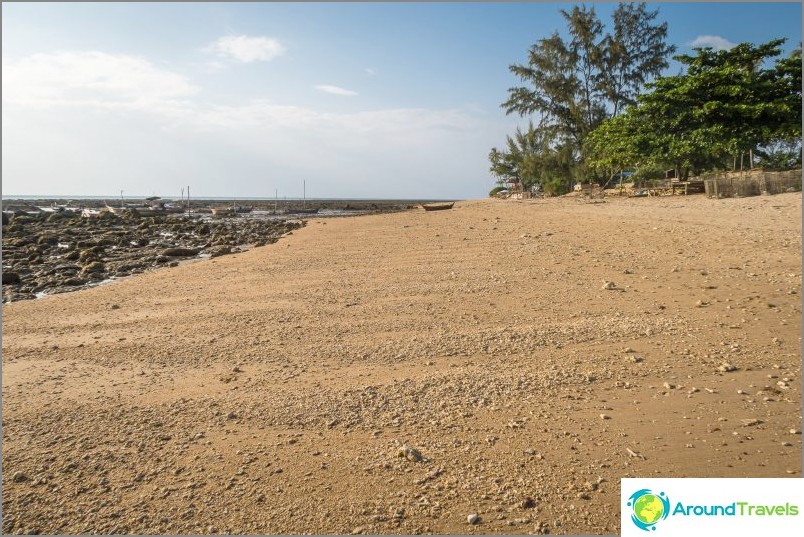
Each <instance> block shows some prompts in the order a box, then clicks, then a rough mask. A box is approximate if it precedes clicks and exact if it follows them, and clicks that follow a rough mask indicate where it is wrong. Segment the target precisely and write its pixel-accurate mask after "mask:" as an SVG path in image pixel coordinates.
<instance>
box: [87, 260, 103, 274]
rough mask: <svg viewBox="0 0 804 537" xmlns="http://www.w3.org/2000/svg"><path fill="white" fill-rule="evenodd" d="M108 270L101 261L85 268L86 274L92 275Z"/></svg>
mask: <svg viewBox="0 0 804 537" xmlns="http://www.w3.org/2000/svg"><path fill="white" fill-rule="evenodd" d="M105 270H106V265H104V264H103V263H101V262H100V261H93V262H92V263H89V264H88V265H86V266H84V273H86V274H91V273H96V272H104V271H105Z"/></svg>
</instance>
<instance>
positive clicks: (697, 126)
mask: <svg viewBox="0 0 804 537" xmlns="http://www.w3.org/2000/svg"><path fill="white" fill-rule="evenodd" d="M783 43H784V40H783V39H776V40H773V41H770V42H768V43H765V44H760V45H753V44H751V43H741V44H739V45H737V46H735V47H733V48H731V49H730V50H721V51H714V50H712V49H711V48H699V49H695V52H696V54H695V55H693V56H690V55H680V56H676V57H675V59H676V60H678V61H679V62H680V63H682V64H683V65H684V71H683V72H682V73H681V74H679V75H676V76H669V77H662V78H658V79H656V80H655V81H653V82H652V83H649V84H647V87H648V89H649V91H648V92H647V93H644V94H641V95H639V96H638V97H637V101H636V103H635V105H634V106H631V107H630V108H628V109H627V111H626V112H625V113H624V114H623V115H620V116H618V117H615V118H611V119H608V120H607V121H604V122H603V123H602V124H601V126H600V127H599V128H598V129H597V130H596V131H595V132H594V133H593V134H592V135H591V136H589V139H588V140H587V145H586V149H587V152H588V154H589V157H590V162H589V164H590V165H591V166H592V167H594V168H596V169H599V170H600V169H616V168H620V169H622V168H624V167H637V168H638V167H640V166H645V165H654V166H655V165H664V166H665V167H673V168H676V169H679V170H681V171H682V172H683V173H684V174H686V173H688V172H689V171H692V172H695V173H698V172H700V171H703V170H708V169H716V168H725V167H727V166H728V163H729V162H730V161H732V159H733V158H734V157H735V156H736V155H740V154H743V153H747V152H749V151H751V152H753V151H755V150H758V154H759V155H760V156H761V155H762V153H763V150H762V148H763V147H769V146H773V145H774V144H775V143H777V144H778V143H780V142H782V143H783V142H785V141H786V142H787V143H788V144H789V143H790V142H791V141H792V142H793V143H794V142H795V140H796V139H798V140H800V138H801V53H800V50H799V51H797V52H796V53H794V54H793V55H791V56H790V57H789V58H784V59H781V60H778V61H776V62H775V64H774V65H773V66H770V67H763V65H764V64H765V63H766V61H767V60H768V59H770V58H774V57H776V56H779V55H780V54H781V50H780V46H781V45H782V44H783Z"/></svg>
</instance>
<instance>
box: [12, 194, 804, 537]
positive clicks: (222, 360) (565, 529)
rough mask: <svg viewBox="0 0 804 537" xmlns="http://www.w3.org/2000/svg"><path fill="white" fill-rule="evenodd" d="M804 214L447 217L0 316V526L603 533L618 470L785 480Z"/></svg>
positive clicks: (666, 204) (784, 199)
mask: <svg viewBox="0 0 804 537" xmlns="http://www.w3.org/2000/svg"><path fill="white" fill-rule="evenodd" d="M801 210H802V195H801V193H790V194H780V195H776V196H758V197H753V198H744V199H723V200H715V199H707V198H705V197H704V196H689V197H683V196H676V197H662V198H643V199H606V200H605V202H601V201H600V200H598V201H595V202H590V201H587V200H583V199H580V198H569V197H565V198H553V199H545V200H537V201H527V202H516V201H502V200H479V201H466V202H459V203H457V204H456V205H455V208H454V209H452V210H449V211H440V212H432V213H425V212H423V211H420V210H417V211H407V212H402V213H395V214H385V215H372V216H360V217H355V218H341V219H333V220H326V219H322V220H315V221H310V222H309V223H308V224H307V226H306V227H304V228H302V229H299V230H296V231H293V232H292V234H291V235H289V236H287V237H284V238H282V239H280V240H279V241H278V242H276V243H275V244H269V245H266V246H262V247H259V248H254V249H252V250H249V251H247V252H243V253H238V254H235V255H230V256H224V257H220V258H215V259H210V260H204V261H198V262H193V263H187V264H181V265H179V266H177V267H173V268H164V269H160V270H157V271H154V272H150V273H145V274H141V275H137V276H133V277H130V278H127V279H124V280H121V281H118V282H115V283H113V284H109V285H103V286H100V287H96V288H92V289H87V290H82V291H78V292H74V293H67V294H62V295H55V296H51V297H47V298H45V299H41V300H30V301H24V302H18V303H12V304H9V305H3V307H2V336H3V339H2V412H3V415H2V420H3V436H2V441H3V444H2V468H3V471H2V484H3V498H2V506H3V531H4V532H5V533H11V534H17V533H50V534H53V533H61V534H64V533H73V534H74V533H140V534H159V533H169V534H185V533H193V534H197V533H204V534H206V533H367V534H387V533H402V534H412V533H439V534H443V533H462V534H466V533H478V534H492V533H507V534H513V533H516V534H520V533H522V534H524V533H547V532H549V533H551V534H562V533H593V534H615V533H618V532H619V523H620V486H619V480H620V478H622V477H650V476H657V477H793V478H800V477H801V470H802V445H801V422H802V418H801V414H802V411H801V409H802V405H801V365H802V362H801V354H800V350H801V315H802V314H801V268H802V266H801V255H802V238H801V230H802V221H801ZM473 514H474V515H477V518H476V519H473V522H474V523H471V524H470V523H469V522H468V521H467V517H468V516H469V515H473Z"/></svg>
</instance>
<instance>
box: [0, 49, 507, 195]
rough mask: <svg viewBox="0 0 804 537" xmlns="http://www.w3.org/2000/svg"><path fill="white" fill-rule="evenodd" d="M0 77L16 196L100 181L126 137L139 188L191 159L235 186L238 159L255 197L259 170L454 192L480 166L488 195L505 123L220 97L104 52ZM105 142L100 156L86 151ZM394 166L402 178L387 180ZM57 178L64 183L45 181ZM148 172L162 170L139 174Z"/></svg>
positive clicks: (406, 190)
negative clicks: (493, 152) (493, 149)
mask: <svg viewBox="0 0 804 537" xmlns="http://www.w3.org/2000/svg"><path fill="white" fill-rule="evenodd" d="M3 75H4V76H3V135H4V137H3V144H4V146H3V147H4V152H5V150H6V149H8V153H7V155H8V159H6V158H4V161H3V174H4V180H5V178H6V177H8V178H9V185H10V186H9V188H11V187H13V188H11V190H12V191H15V192H19V193H23V192H37V193H38V192H64V191H66V190H65V188H67V187H65V186H64V185H69V188H68V189H70V190H72V191H73V192H85V193H93V192H102V191H103V188H104V184H105V181H107V180H108V174H109V170H110V169H115V166H116V165H115V164H114V163H115V162H128V161H131V160H132V158H133V157H132V152H131V151H129V150H128V149H127V147H128V146H131V147H136V148H138V149H137V151H136V152H135V153H136V154H137V155H138V157H137V159H138V160H137V165H136V166H134V167H132V168H131V169H129V168H125V167H121V169H120V170H116V171H115V173H116V174H118V172H119V177H120V182H121V185H125V188H126V190H129V191H132V192H133V191H136V190H138V189H140V191H142V192H151V191H152V190H154V189H159V188H162V187H161V186H160V181H165V180H166V178H175V177H176V176H181V175H182V174H183V173H188V172H187V170H192V176H193V178H194V181H197V184H198V188H199V192H201V191H206V192H207V193H208V195H226V194H227V193H228V191H226V187H225V186H221V185H222V184H223V185H225V184H226V183H225V182H224V183H221V180H220V179H221V176H223V175H231V174H230V173H229V171H230V170H231V169H235V168H236V169H237V170H238V172H237V173H236V174H233V175H235V176H237V177H239V178H240V179H238V181H242V182H243V184H242V186H241V187H239V188H240V190H242V192H254V193H255V195H257V194H259V193H264V192H263V191H262V190H259V189H261V188H262V187H263V186H264V185H263V183H261V182H259V181H257V182H254V181H253V180H252V179H249V177H252V176H254V175H255V173H257V172H256V170H260V172H259V173H262V171H264V170H270V173H271V174H272V175H271V176H272V177H273V179H272V181H275V183H272V184H271V187H272V188H273V187H278V188H280V191H282V190H284V191H286V192H288V191H292V189H293V188H295V187H297V186H298V185H297V184H296V183H297V181H296V178H297V177H298V176H299V174H306V176H307V177H308V179H311V180H312V181H313V182H314V183H316V184H317V189H318V191H319V195H330V196H336V195H337V196H349V195H352V196H357V195H360V196H379V197H415V196H447V197H449V196H451V195H455V194H449V192H458V191H459V189H460V188H462V187H457V186H455V185H462V184H465V180H466V179H465V178H466V177H475V176H476V177H475V178H474V179H473V180H474V181H475V182H476V183H477V184H478V185H480V186H479V187H477V191H478V192H481V193H482V192H483V189H484V188H485V185H486V183H487V182H488V181H489V179H488V177H487V172H486V168H487V163H486V161H485V156H486V154H487V153H488V147H490V146H491V145H493V144H494V143H495V141H497V140H499V139H502V138H504V134H505V132H507V131H505V130H502V129H496V127H495V125H493V124H492V123H493V122H489V121H487V120H483V119H480V118H479V117H478V114H477V113H475V112H473V111H471V110H466V109H460V110H459V109H431V108H389V109H379V110H364V111H361V112H351V113H335V112H330V111H327V110H325V109H321V108H312V107H304V106H295V105H292V104H283V103H276V102H273V101H270V100H267V99H261V100H250V101H245V102H242V101H241V102H235V103H231V104H222V103H220V102H214V101H212V102H210V101H209V100H205V99H202V98H200V96H199V95H198V93H199V88H197V87H196V86H195V85H194V84H193V83H192V81H191V80H189V79H188V78H186V77H184V76H182V75H181V74H178V73H176V72H172V71H169V70H167V69H166V68H163V67H161V66H157V65H156V64H154V63H152V62H150V61H148V60H146V59H143V58H138V57H133V56H126V55H112V54H105V53H101V52H54V53H49V54H37V55H33V56H28V57H26V58H22V59H19V60H14V61H6V60H4V62H3ZM324 87H326V88H328V89H329V90H331V89H333V88H334V89H335V90H336V91H335V93H336V94H338V95H353V94H356V93H355V92H352V91H350V90H346V89H344V88H338V87H336V86H321V87H320V88H319V89H321V88H324ZM322 91H326V90H323V89H322ZM93 110H99V111H102V112H103V113H90V112H91V111H93ZM495 129H496V130H499V132H496V130H495ZM112 133H115V134H114V135H112ZM6 135H8V136H6ZM32 140H38V141H39V142H38V143H34V142H32ZM164 147H171V149H170V151H164V150H163V148H164ZM311 151H314V153H315V155H316V158H312V159H311V158H310V154H311ZM98 152H100V153H103V154H104V157H103V159H98V158H94V157H90V155H94V154H95V153H98ZM36 155H49V156H50V157H49V158H45V159H42V158H41V157H37V156H36ZM75 155H86V158H80V159H76V158H74V156H75ZM467 155H471V156H470V157H467ZM5 156H6V155H4V157H5ZM12 157H13V158H12ZM37 159H39V160H38V161H37V165H36V166H32V165H31V162H32V161H33V160H37ZM389 169H392V170H394V173H393V174H392V175H393V177H394V180H391V181H383V182H377V181H376V178H377V176H378V175H382V174H383V173H385V172H384V171H387V170H389ZM227 170H229V171H227ZM124 172H125V173H124ZM259 173H257V175H259ZM51 176H52V177H59V181H60V182H56V183H49V182H48V181H50V179H48V177H51ZM124 176H125V177H124ZM151 176H153V177H154V178H157V179H153V181H151V180H150V179H148V180H146V179H140V178H138V177H151ZM123 177H124V178H123ZM432 177H438V178H439V179H438V180H437V181H434V180H432ZM12 178H13V181H12ZM90 179H91V181H90ZM148 181H151V182H148ZM154 181H155V182H154ZM283 181H284V183H283ZM309 183H310V181H308V186H309ZM193 185H194V188H195V185H196V182H194V183H193ZM5 186H6V185H5V181H4V187H5ZM34 187H35V188H34ZM121 188H123V186H121ZM233 188H234V187H233ZM473 188H474V187H473ZM37 189H38V190H37ZM325 193H326V194H325ZM229 194H230V193H229Z"/></svg>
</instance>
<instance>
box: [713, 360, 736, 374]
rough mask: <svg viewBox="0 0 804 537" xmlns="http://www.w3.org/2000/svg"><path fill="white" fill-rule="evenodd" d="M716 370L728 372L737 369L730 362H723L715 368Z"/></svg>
mask: <svg viewBox="0 0 804 537" xmlns="http://www.w3.org/2000/svg"><path fill="white" fill-rule="evenodd" d="M717 370H718V371H720V372H721V373H730V372H732V371H737V366H735V365H733V364H730V363H728V362H723V363H722V364H720V365H719V366H718V368H717Z"/></svg>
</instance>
